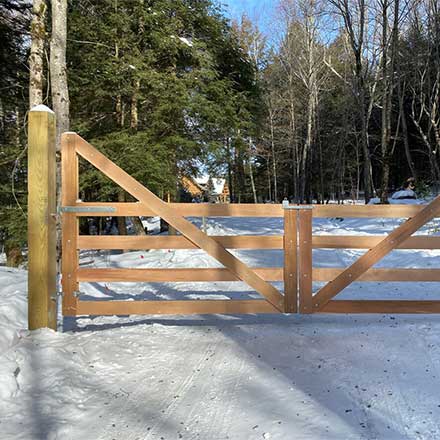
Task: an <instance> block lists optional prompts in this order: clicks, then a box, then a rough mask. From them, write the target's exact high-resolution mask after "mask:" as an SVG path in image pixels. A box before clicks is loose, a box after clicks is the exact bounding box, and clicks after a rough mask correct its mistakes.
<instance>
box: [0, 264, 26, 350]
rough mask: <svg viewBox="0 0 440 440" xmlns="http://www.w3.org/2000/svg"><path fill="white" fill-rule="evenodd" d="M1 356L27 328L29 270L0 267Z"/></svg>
mask: <svg viewBox="0 0 440 440" xmlns="http://www.w3.org/2000/svg"><path fill="white" fill-rule="evenodd" d="M0 289H1V295H0V356H1V355H3V354H4V353H5V352H6V351H7V350H8V349H9V348H11V347H12V346H13V345H14V344H15V343H16V342H17V340H18V339H19V338H20V335H21V333H22V331H23V329H26V328H27V272H26V271H24V270H20V269H10V268H5V267H0Z"/></svg>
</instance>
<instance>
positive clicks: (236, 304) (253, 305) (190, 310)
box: [77, 299, 279, 315]
mask: <svg viewBox="0 0 440 440" xmlns="http://www.w3.org/2000/svg"><path fill="white" fill-rule="evenodd" d="M245 313H279V311H278V310H277V309H276V308H275V307H273V306H272V305H271V304H270V303H269V302H267V301H265V300H258V299H257V300H199V301H196V300H188V301H186V300H183V301H80V302H79V304H78V313H77V314H78V315H182V314H185V315H190V314H195V315H203V314H245Z"/></svg>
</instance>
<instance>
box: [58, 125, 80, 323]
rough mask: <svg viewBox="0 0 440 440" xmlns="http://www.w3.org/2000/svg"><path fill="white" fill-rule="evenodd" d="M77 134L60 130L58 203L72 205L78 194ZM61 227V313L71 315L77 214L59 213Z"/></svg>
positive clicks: (74, 308)
mask: <svg viewBox="0 0 440 440" xmlns="http://www.w3.org/2000/svg"><path fill="white" fill-rule="evenodd" d="M76 141H77V135H76V134H74V133H63V135H62V136H61V203H62V205H63V206H72V205H74V204H75V203H76V201H77V198H78V190H79V188H78V185H79V184H78V156H77V154H76ZM61 228H62V239H61V246H62V259H61V273H62V277H61V282H62V288H63V315H64V316H72V315H75V313H76V308H77V305H78V299H77V297H76V296H75V295H74V292H75V291H76V290H77V288H78V287H77V283H78V279H77V270H78V243H77V239H78V232H79V231H78V218H77V216H76V215H75V214H74V213H63V214H62V218H61Z"/></svg>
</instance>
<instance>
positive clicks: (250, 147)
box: [249, 139, 258, 203]
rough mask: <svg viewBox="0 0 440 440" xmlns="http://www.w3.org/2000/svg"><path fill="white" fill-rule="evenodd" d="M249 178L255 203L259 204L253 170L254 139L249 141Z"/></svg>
mask: <svg viewBox="0 0 440 440" xmlns="http://www.w3.org/2000/svg"><path fill="white" fill-rule="evenodd" d="M249 177H250V179H251V188H252V195H253V197H254V203H258V198H257V190H256V188H255V181H254V171H253V169H252V139H249Z"/></svg>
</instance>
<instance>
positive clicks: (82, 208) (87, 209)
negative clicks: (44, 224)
mask: <svg viewBox="0 0 440 440" xmlns="http://www.w3.org/2000/svg"><path fill="white" fill-rule="evenodd" d="M60 211H61V212H66V213H76V212H109V213H110V212H116V208H114V207H113V206H61V208H60Z"/></svg>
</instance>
